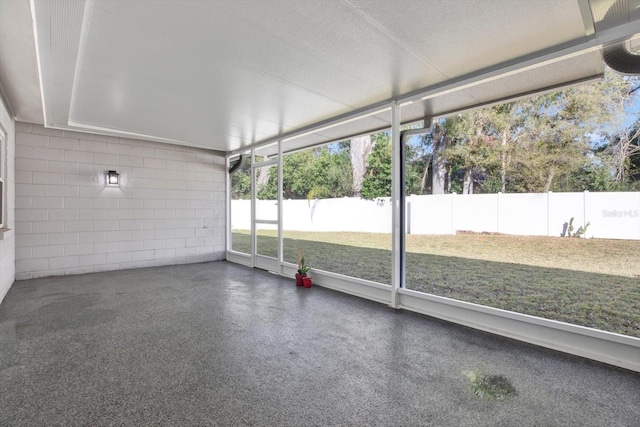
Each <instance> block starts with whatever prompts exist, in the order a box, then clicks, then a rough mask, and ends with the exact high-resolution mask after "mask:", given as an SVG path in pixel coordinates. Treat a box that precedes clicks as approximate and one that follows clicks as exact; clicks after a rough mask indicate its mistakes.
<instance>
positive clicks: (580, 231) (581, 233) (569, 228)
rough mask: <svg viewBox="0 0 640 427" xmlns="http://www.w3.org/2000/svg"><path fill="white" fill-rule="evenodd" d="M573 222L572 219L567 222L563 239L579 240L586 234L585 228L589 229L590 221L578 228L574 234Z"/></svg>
mask: <svg viewBox="0 0 640 427" xmlns="http://www.w3.org/2000/svg"><path fill="white" fill-rule="evenodd" d="M573 220H574V218H573V217H571V219H570V220H569V225H568V226H567V233H566V234H565V237H575V238H580V237H582V236H584V235H585V234H586V233H587V228H589V226H590V225H591V221H589V222H587V223H586V224H585V225H582V226H580V227H578V230H576V232H575V233H574V231H573Z"/></svg>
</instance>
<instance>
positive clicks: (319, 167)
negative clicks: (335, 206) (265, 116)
mask: <svg viewBox="0 0 640 427" xmlns="http://www.w3.org/2000/svg"><path fill="white" fill-rule="evenodd" d="M282 163H283V176H282V179H283V186H282V197H283V198H284V199H307V198H309V199H312V198H319V197H346V196H350V195H351V180H352V176H351V163H350V160H349V151H348V148H346V149H345V148H344V147H343V146H342V145H340V144H333V145H330V146H324V147H318V148H312V149H308V150H304V151H299V152H296V153H291V154H286V155H285V156H284V157H283V160H282ZM271 171H273V173H269V178H268V180H267V182H266V183H265V184H264V185H262V186H261V187H260V188H259V189H258V193H257V197H258V199H260V200H275V199H276V198H277V188H278V176H277V173H275V171H276V168H271Z"/></svg>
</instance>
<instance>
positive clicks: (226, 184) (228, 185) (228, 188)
mask: <svg viewBox="0 0 640 427" xmlns="http://www.w3.org/2000/svg"><path fill="white" fill-rule="evenodd" d="M224 165H225V166H224V167H225V178H224V188H225V196H224V199H225V202H226V206H225V207H226V212H227V221H226V223H227V230H226V233H225V251H228V250H229V249H233V247H232V244H231V242H232V241H231V175H230V174H229V156H227V157H226V158H225V162H224Z"/></svg>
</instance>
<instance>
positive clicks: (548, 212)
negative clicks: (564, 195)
mask: <svg viewBox="0 0 640 427" xmlns="http://www.w3.org/2000/svg"><path fill="white" fill-rule="evenodd" d="M547 236H551V191H547Z"/></svg>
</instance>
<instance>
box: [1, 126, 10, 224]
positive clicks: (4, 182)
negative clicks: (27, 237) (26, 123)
mask: <svg viewBox="0 0 640 427" xmlns="http://www.w3.org/2000/svg"><path fill="white" fill-rule="evenodd" d="M7 192H8V185H7V133H6V132H5V131H4V128H2V126H0V230H6V229H7V225H8V218H7Z"/></svg>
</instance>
